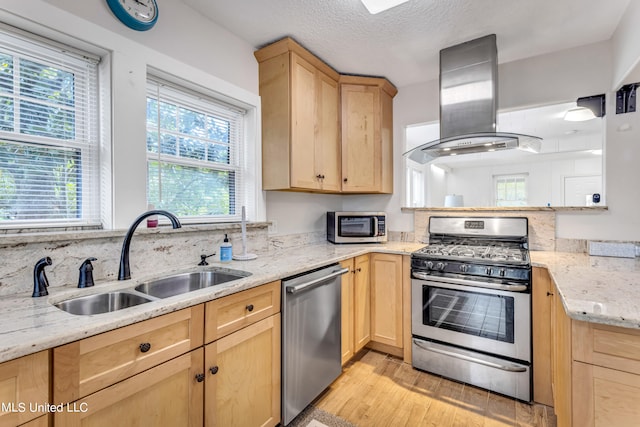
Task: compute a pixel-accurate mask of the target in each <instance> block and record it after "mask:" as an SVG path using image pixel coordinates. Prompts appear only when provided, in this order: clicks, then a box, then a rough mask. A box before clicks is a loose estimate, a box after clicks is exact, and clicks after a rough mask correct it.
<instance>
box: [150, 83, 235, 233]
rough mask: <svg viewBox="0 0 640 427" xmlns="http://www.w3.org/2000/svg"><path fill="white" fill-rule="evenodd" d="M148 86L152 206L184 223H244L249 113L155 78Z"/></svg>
mask: <svg viewBox="0 0 640 427" xmlns="http://www.w3.org/2000/svg"><path fill="white" fill-rule="evenodd" d="M147 87H148V91H147V176H148V180H147V201H148V203H149V204H152V205H154V206H155V207H156V208H159V209H166V210H168V211H170V212H172V213H174V214H176V215H178V216H179V217H181V219H184V218H186V219H187V220H189V219H192V220H194V221H197V220H206V221H229V220H237V219H239V216H240V206H241V205H242V204H243V193H242V190H243V188H244V186H243V178H244V173H243V168H242V165H243V159H242V155H243V150H242V141H243V129H244V123H243V120H244V114H245V112H244V111H243V110H241V109H239V108H237V107H234V106H231V105H227V104H225V103H224V102H222V101H218V100H216V99H213V98H211V97H209V96H205V95H203V94H200V93H196V92H193V91H191V90H190V89H187V88H184V87H179V86H177V85H174V84H172V83H167V82H164V81H162V80H160V79H156V78H153V77H150V78H149V79H148V86H147Z"/></svg>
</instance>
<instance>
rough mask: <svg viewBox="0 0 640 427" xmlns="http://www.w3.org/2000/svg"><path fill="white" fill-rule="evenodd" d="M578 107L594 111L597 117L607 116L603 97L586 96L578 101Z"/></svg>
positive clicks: (602, 95)
mask: <svg viewBox="0 0 640 427" xmlns="http://www.w3.org/2000/svg"><path fill="white" fill-rule="evenodd" d="M576 104H577V105H578V107H584V108H588V109H590V110H591V111H593V115H594V116H596V117H604V115H605V112H606V111H605V96H604V93H603V94H601V95H593V96H584V97H582V98H578V100H577V101H576Z"/></svg>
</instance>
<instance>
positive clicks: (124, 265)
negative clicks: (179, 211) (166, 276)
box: [118, 209, 182, 280]
mask: <svg viewBox="0 0 640 427" xmlns="http://www.w3.org/2000/svg"><path fill="white" fill-rule="evenodd" d="M152 215H162V216H166V217H167V218H169V221H171V225H172V226H173V228H180V227H182V224H180V221H179V220H178V218H177V217H176V216H175V215H174V214H172V213H171V212H167V211H163V210H157V209H156V210H151V211H147V212H145V213H143V214H142V215H140V216H139V217H138V218H136V220H135V221H133V224H131V227H129V231H127V234H126V235H125V236H124V243H123V244H122V253H121V254H120V269H119V270H118V280H127V279H131V269H130V268H129V246H131V238H132V237H133V232H134V231H135V229H136V228H137V227H138V225H140V223H141V222H142V221H143V220H144V219H145V218H147V217H150V216H152Z"/></svg>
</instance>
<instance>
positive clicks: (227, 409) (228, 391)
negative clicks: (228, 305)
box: [205, 314, 280, 427]
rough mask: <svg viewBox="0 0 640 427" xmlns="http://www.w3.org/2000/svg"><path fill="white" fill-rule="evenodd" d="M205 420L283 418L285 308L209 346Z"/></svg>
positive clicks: (263, 422)
mask: <svg viewBox="0 0 640 427" xmlns="http://www.w3.org/2000/svg"><path fill="white" fill-rule="evenodd" d="M205 371H206V373H205V375H206V376H207V378H206V383H205V396H206V402H205V425H206V426H219V427H225V426H275V425H277V424H278V423H279V422H280V314H275V315H273V316H270V317H268V318H266V319H263V320H260V321H259V322H256V323H253V324H251V325H249V326H247V327H245V328H243V329H240V330H239V331H237V332H234V333H232V334H230V335H227V336H225V337H223V338H220V339H219V340H217V341H214V342H213V343H211V344H207V345H206V346H205Z"/></svg>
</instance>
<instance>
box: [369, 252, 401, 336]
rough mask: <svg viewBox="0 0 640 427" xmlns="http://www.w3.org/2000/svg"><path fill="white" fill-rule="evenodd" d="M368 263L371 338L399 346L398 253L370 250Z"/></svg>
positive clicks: (399, 256) (399, 269)
mask: <svg viewBox="0 0 640 427" xmlns="http://www.w3.org/2000/svg"><path fill="white" fill-rule="evenodd" d="M370 266H371V267H370V268H371V276H370V282H371V340H372V341H374V342H377V343H380V344H386V345H390V346H393V347H397V348H402V346H403V325H402V321H403V318H402V313H403V304H402V301H403V295H402V294H403V292H402V290H403V269H402V255H395V254H383V253H373V254H371V258H370Z"/></svg>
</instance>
